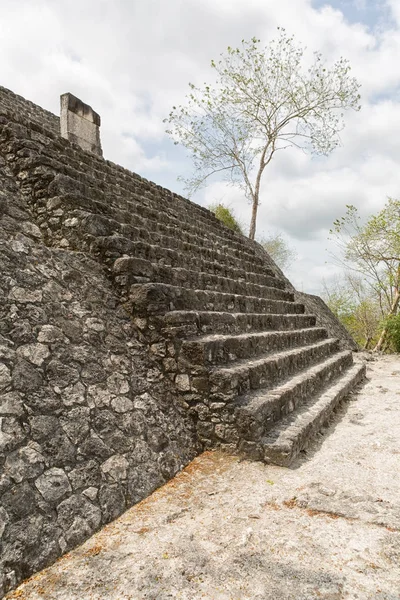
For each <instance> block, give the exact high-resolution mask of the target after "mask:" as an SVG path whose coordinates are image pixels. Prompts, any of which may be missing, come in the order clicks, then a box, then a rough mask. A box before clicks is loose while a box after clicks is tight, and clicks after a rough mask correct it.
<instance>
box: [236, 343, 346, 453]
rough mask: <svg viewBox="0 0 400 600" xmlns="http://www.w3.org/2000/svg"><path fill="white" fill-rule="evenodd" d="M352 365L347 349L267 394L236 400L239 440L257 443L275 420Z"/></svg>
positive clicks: (288, 412) (317, 391)
mask: <svg viewBox="0 0 400 600" xmlns="http://www.w3.org/2000/svg"><path fill="white" fill-rule="evenodd" d="M352 364H353V356H352V353H351V352H350V351H349V350H345V351H343V352H338V353H336V354H334V355H333V356H330V357H329V358H327V359H325V360H324V361H322V362H321V363H318V364H317V365H314V366H312V367H309V368H307V369H305V370H303V371H301V372H300V373H298V374H297V375H295V376H294V377H291V378H290V379H288V380H287V381H285V382H284V383H283V384H281V385H279V386H277V387H275V388H274V389H272V390H269V391H268V392H265V391H263V390H261V391H257V392H252V393H250V394H247V395H245V396H243V397H240V398H238V401H237V406H236V411H235V412H236V426H237V429H238V432H239V435H240V437H241V438H243V439H244V440H251V441H260V439H261V437H262V436H263V435H265V434H266V433H267V431H268V430H269V429H271V427H273V425H274V424H275V423H276V422H277V421H279V420H280V419H282V418H283V417H285V416H287V415H288V414H290V413H293V411H294V410H296V409H297V408H298V407H299V406H301V405H302V404H303V403H304V402H306V401H307V400H308V399H309V398H311V397H314V396H315V395H316V394H317V393H320V392H321V390H322V389H323V388H324V387H326V386H327V385H330V384H332V382H333V380H334V379H335V378H337V377H339V376H340V375H341V374H342V373H343V371H344V370H345V369H348V368H349V367H351V366H352ZM258 454H259V452H258Z"/></svg>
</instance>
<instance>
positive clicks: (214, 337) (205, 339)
mask: <svg viewBox="0 0 400 600" xmlns="http://www.w3.org/2000/svg"><path fill="white" fill-rule="evenodd" d="M309 331H320V332H321V333H322V332H325V331H326V330H325V328H324V327H302V328H300V329H288V330H284V331H268V330H266V331H248V332H246V333H238V334H219V333H216V334H211V335H204V336H201V337H195V338H193V337H192V338H186V339H185V340H184V341H183V344H184V345H185V344H208V343H213V342H221V343H224V342H227V341H229V340H233V339H235V340H239V341H240V340H248V339H250V338H253V339H254V338H255V339H257V338H263V337H276V336H285V335H295V334H296V333H300V332H304V333H305V332H309Z"/></svg>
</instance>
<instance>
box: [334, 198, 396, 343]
mask: <svg viewBox="0 0 400 600" xmlns="http://www.w3.org/2000/svg"><path fill="white" fill-rule="evenodd" d="M331 234H332V235H333V238H334V239H335V240H336V243H337V244H338V246H339V248H340V249H341V252H342V258H339V261H341V262H342V264H343V265H344V266H345V267H346V268H347V269H351V270H353V271H354V272H357V273H359V274H360V275H361V276H362V277H363V281H364V283H365V284H366V285H368V286H369V287H370V289H371V290H373V291H374V293H375V297H376V298H377V301H378V302H379V306H380V309H381V314H382V317H383V318H384V320H385V323H386V324H387V323H388V319H390V318H391V317H395V316H396V315H397V312H398V309H399V304H400V201H399V200H394V199H392V198H389V199H388V201H387V203H386V205H385V206H384V208H383V209H382V210H381V211H380V212H379V213H378V214H377V215H373V216H371V217H370V218H369V219H368V220H367V222H366V223H365V224H363V223H362V221H361V219H360V217H359V214H358V211H357V209H356V208H355V207H354V206H352V205H348V206H347V212H346V215H345V216H344V217H342V218H340V219H337V220H336V221H335V223H334V228H333V230H332V231H331ZM386 324H385V325H384V326H383V328H382V331H381V335H380V337H379V340H378V341H377V344H376V346H375V348H374V350H376V351H377V350H381V349H382V348H383V347H384V345H385V342H386V337H387V334H388V327H387V326H386Z"/></svg>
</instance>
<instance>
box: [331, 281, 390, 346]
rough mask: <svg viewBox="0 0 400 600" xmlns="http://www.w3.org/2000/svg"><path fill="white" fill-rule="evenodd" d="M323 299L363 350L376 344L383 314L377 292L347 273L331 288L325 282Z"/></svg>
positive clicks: (332, 284) (333, 282) (333, 283)
mask: <svg viewBox="0 0 400 600" xmlns="http://www.w3.org/2000/svg"><path fill="white" fill-rule="evenodd" d="M322 298H323V299H324V300H325V302H326V304H327V305H328V306H329V308H330V309H331V311H332V312H333V313H334V314H335V315H336V316H337V318H338V319H339V321H341V322H342V323H343V325H344V326H345V327H346V329H347V330H348V331H349V333H350V334H351V335H352V336H353V338H354V340H355V341H356V342H357V344H358V345H359V346H361V347H362V348H363V349H364V350H369V349H370V348H371V347H372V346H373V345H374V344H376V343H377V341H378V339H379V335H380V330H381V322H382V312H381V309H380V304H379V300H378V298H377V297H376V294H375V293H374V291H373V290H372V289H371V288H370V287H369V286H368V285H365V282H364V281H363V279H362V278H361V277H360V276H358V275H357V274H354V273H349V272H347V273H345V274H344V275H342V276H341V278H340V279H335V280H334V281H332V282H331V284H330V285H328V284H327V283H326V282H324V285H323V292H322Z"/></svg>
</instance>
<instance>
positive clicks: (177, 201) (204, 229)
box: [8, 124, 260, 264]
mask: <svg viewBox="0 0 400 600" xmlns="http://www.w3.org/2000/svg"><path fill="white" fill-rule="evenodd" d="M19 127H21V126H20V125H18V124H17V125H16V128H15V129H16V130H17V129H18V128H19ZM22 129H23V130H24V132H23V136H22V137H23V138H24V136H28V135H29V131H28V130H27V129H26V128H24V127H23V126H22ZM16 130H15V131H13V132H12V134H13V136H14V138H15V133H16ZM9 133H10V132H8V134H9ZM60 141H61V140H58V141H57V142H54V141H51V140H50V139H48V140H46V143H49V147H50V146H51V147H50V150H48V149H47V147H46V145H43V144H40V143H39V142H38V141H37V140H36V142H35V145H36V147H37V151H36V155H37V157H36V159H35V158H34V157H30V158H27V159H24V158H23V159H21V158H19V160H18V161H17V162H18V166H19V169H20V170H24V171H29V170H30V171H31V173H30V174H31V175H32V172H34V170H35V168H36V167H37V166H43V164H45V163H46V159H48V163H49V165H53V167H54V168H55V169H56V171H54V169H53V175H54V176H55V175H56V172H57V170H58V171H59V172H60V173H63V174H64V175H67V176H69V177H70V178H71V179H73V180H75V181H73V183H74V184H75V187H77V186H78V187H79V183H80V182H81V183H80V185H81V188H82V189H83V190H84V191H85V192H86V195H90V194H91V193H93V196H94V198H93V199H97V197H98V196H99V194H103V193H104V190H105V188H106V185H105V183H104V181H100V183H99V180H98V179H93V180H91V178H90V176H89V175H88V172H89V171H90V168H88V167H90V161H89V165H88V164H87V161H88V155H87V154H86V153H83V156H82V157H81V156H80V157H79V158H80V159H81V158H84V159H85V161H84V162H83V164H82V162H81V161H80V162H79V163H78V164H77V166H78V167H79V168H78V169H71V167H70V166H69V162H70V161H68V160H65V159H66V156H65V155H67V156H68V152H69V151H70V147H69V146H68V145H65V144H60ZM27 143H28V144H29V145H30V146H31V145H32V144H33V143H32V142H31V141H30V140H28V141H27V140H26V139H18V138H16V139H14V146H18V144H19V150H21V151H22V150H23V148H24V145H25V146H26V145H27ZM60 146H61V148H60ZM16 149H17V148H16ZM58 150H62V153H61V154H60V152H58ZM46 152H47V153H48V155H49V156H48V157H47V156H46ZM32 154H33V155H34V151H33V150H32ZM39 154H40V158H39ZM57 154H60V157H61V158H62V160H63V161H64V162H63V163H61V162H58V161H56V160H55V159H54V156H55V155H57ZM91 158H92V159H93V160H95V158H93V157H91ZM82 167H84V169H85V170H83V171H82ZM101 167H102V169H104V168H106V167H107V163H105V162H103V161H101ZM124 179H125V180H126V181H129V180H132V181H133V182H134V183H131V184H130V185H128V186H127V187H125V194H127V195H128V196H129V194H130V193H134V191H133V190H135V189H137V190H138V191H139V192H140V193H139V194H138V198H137V200H138V201H139V202H142V203H144V204H141V205H139V204H138V205H137V206H136V207H135V206H133V209H134V210H135V209H137V210H136V212H138V214H142V215H146V216H147V217H151V218H152V219H153V220H154V221H155V222H157V221H159V220H160V218H161V219H162V215H163V214H166V213H167V212H169V213H170V215H169V216H170V217H171V218H172V219H174V220H175V221H174V223H175V230H178V229H179V231H181V230H182V228H183V225H184V224H186V225H188V226H189V227H191V228H193V212H196V211H197V213H198V214H197V219H196V224H197V225H198V232H200V233H202V235H203V237H208V236H211V237H212V236H214V242H215V243H217V244H218V243H222V245H223V246H226V245H230V246H231V247H235V248H236V249H238V250H239V251H240V250H241V251H242V253H246V254H247V256H249V258H250V257H251V258H250V260H252V261H255V262H257V263H258V264H260V263H259V259H258V258H257V257H256V256H255V253H254V252H253V251H252V252H250V250H252V249H251V248H246V247H244V246H243V244H242V243H241V238H240V236H238V235H235V234H233V232H231V231H230V230H228V229H227V228H225V227H223V226H222V224H221V223H220V222H218V220H217V219H216V218H215V217H214V215H212V214H210V213H209V212H208V211H206V210H205V209H203V208H202V207H199V206H196V205H193V204H190V203H189V202H188V201H187V200H185V199H183V198H180V197H178V196H176V195H174V194H171V192H169V191H168V190H162V188H159V186H155V185H153V184H150V183H149V184H148V187H149V190H148V192H147V193H146V194H145V196H143V185H144V181H143V180H141V179H140V178H138V177H137V176H135V175H134V174H127V175H125V177H124ZM137 179H139V181H140V188H139V187H138V185H139V182H137V183H135V180H137ZM83 182H85V184H86V185H85V184H84V185H82V184H83ZM31 183H32V182H30V184H31ZM88 183H89V185H87V184H88ZM90 183H91V184H92V185H90ZM109 185H110V198H111V199H112V200H113V201H114V202H115V201H116V199H117V200H118V201H119V203H121V197H118V194H117V192H118V189H119V188H118V169H117V168H115V165H113V166H112V175H111V176H110V181H109ZM53 188H54V186H53ZM158 188H159V189H158ZM68 191H69V192H71V190H70V189H69V190H68ZM55 192H56V190H55V189H53V195H54V193H55ZM66 193H67V190H65V189H62V186H61V189H59V190H58V194H59V196H63V195H65V194H66ZM37 197H40V196H37ZM172 198H173V201H171V199H172ZM109 200H110V199H108V202H109ZM125 201H126V199H125ZM166 202H167V204H166ZM149 203H150V206H151V208H149V206H148V205H149ZM146 204H147V206H146ZM168 204H172V206H171V207H170V206H168ZM160 205H162V206H163V213H160V210H159V208H160ZM129 209H130V210H132V206H129ZM160 215H161V216H160ZM210 239H211V238H210Z"/></svg>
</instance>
